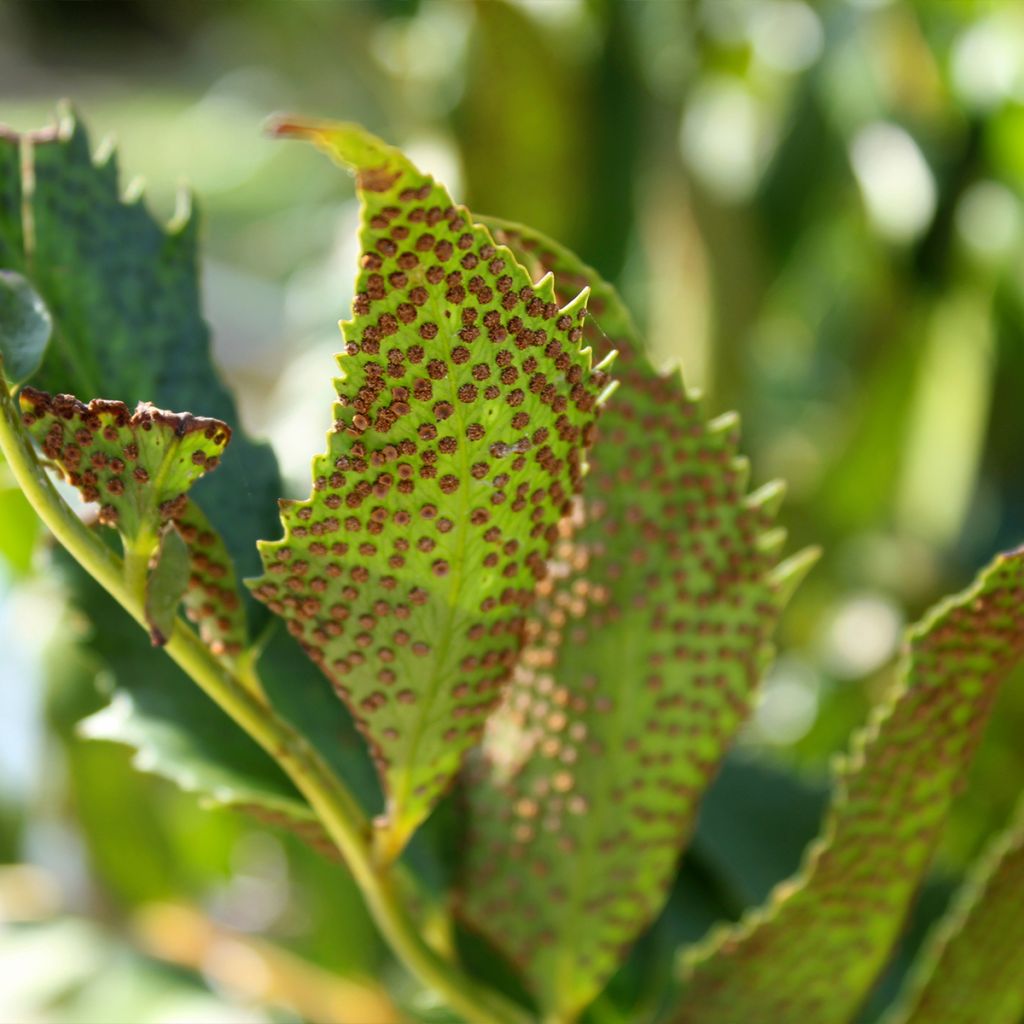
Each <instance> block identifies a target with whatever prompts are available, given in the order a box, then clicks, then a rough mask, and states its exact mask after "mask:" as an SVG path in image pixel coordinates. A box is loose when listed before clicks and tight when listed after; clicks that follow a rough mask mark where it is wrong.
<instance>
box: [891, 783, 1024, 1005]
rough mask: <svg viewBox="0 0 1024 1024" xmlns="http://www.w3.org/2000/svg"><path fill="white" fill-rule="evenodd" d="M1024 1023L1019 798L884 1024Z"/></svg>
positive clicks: (1023, 804)
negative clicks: (1008, 821) (902, 998)
mask: <svg viewBox="0 0 1024 1024" xmlns="http://www.w3.org/2000/svg"><path fill="white" fill-rule="evenodd" d="M1022 1019H1024V799H1022V800H1021V801H1020V803H1019V804H1018V807H1017V811H1016V814H1015V816H1014V820H1013V823H1012V824H1011V825H1010V827H1009V828H1008V829H1007V830H1006V832H1004V833H1003V835H1001V836H1000V837H999V838H998V839H996V841H995V842H994V843H993V844H992V846H991V848H990V849H989V850H988V851H987V853H986V854H985V855H984V856H983V857H982V859H981V861H979V863H978V864H977V866H976V868H975V870H974V872H973V873H972V875H971V877H970V879H969V880H968V881H967V882H966V883H965V884H964V886H963V888H962V890H961V891H960V893H959V894H958V895H957V896H956V898H955V901H954V903H953V905H952V907H951V908H950V909H949V911H948V912H947V913H946V916H945V917H944V918H943V920H942V921H940V922H939V924H938V925H937V926H936V930H935V934H934V936H933V937H932V938H931V939H930V940H929V943H928V946H927V947H926V949H925V950H924V951H923V952H922V953H921V961H920V968H919V969H918V970H916V971H915V976H914V978H913V980H912V981H911V983H910V986H909V991H908V996H907V999H906V1000H905V1001H903V1002H902V1005H901V1006H900V1007H899V1008H897V1009H896V1010H895V1011H894V1012H893V1013H892V1014H891V1015H890V1016H889V1017H887V1018H886V1024H1020V1021H1021V1020H1022Z"/></svg>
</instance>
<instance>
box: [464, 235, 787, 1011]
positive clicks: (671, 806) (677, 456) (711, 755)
mask: <svg viewBox="0 0 1024 1024" xmlns="http://www.w3.org/2000/svg"><path fill="white" fill-rule="evenodd" d="M494 226H495V231H496V235H497V237H498V238H499V239H501V240H503V241H505V242H507V244H509V245H510V246H512V247H513V248H514V250H515V251H516V252H517V253H518V254H519V255H520V256H521V258H522V259H524V261H527V262H528V263H529V264H530V265H531V266H532V268H533V270H534V273H535V274H538V275H539V274H541V273H544V272H547V271H553V272H554V274H555V279H556V289H558V288H564V289H566V290H567V292H569V293H571V292H572V291H574V290H575V289H576V288H577V287H580V286H582V285H584V284H585V285H588V286H590V287H591V288H592V300H591V302H592V309H593V317H592V318H591V321H590V322H589V324H588V330H589V331H590V334H589V338H588V340H590V341H591V343H592V344H593V345H594V347H595V349H596V350H598V351H600V350H601V349H602V348H609V347H611V346H614V347H615V348H616V349H618V351H619V357H618V361H617V363H616V371H617V372H616V376H617V378H618V380H619V381H620V384H621V386H620V387H619V389H618V390H617V392H616V394H615V395H614V397H613V399H612V400H611V401H610V402H609V404H608V408H607V410H606V411H605V413H604V415H603V416H602V419H601V423H600V430H599V434H600V437H599V442H598V445H597V447H596V448H595V450H594V454H593V456H592V469H591V473H590V475H589V477H588V479H587V481H586V487H585V491H584V500H583V502H582V503H581V504H580V505H579V507H578V513H577V514H578V516H579V520H580V524H579V530H578V532H577V533H576V535H575V536H572V535H571V534H570V533H569V531H568V530H567V531H566V532H565V534H564V536H563V538H562V540H561V541H560V543H559V544H558V546H557V548H556V552H555V558H554V561H553V563H552V573H551V576H550V578H549V579H548V580H546V581H545V582H544V584H542V589H541V598H540V600H539V601H538V604H537V606H536V608H535V611H534V614H533V616H532V617H531V621H530V627H529V638H530V639H529V644H528V646H527V649H526V652H525V653H524V656H523V658H522V661H521V664H520V667H519V668H518V669H517V672H516V674H515V677H514V681H513V683H512V685H511V686H510V688H509V691H508V693H507V695H506V698H505V701H504V703H503V705H502V707H501V709H500V710H499V711H498V712H497V713H496V714H495V716H494V717H493V719H492V721H491V723H490V724H489V726H488V730H487V733H486V737H485V740H484V744H483V747H482V751H481V755H480V756H479V757H477V758H474V760H473V763H472V766H471V770H470V772H469V777H468V792H469V804H470V811H471V817H470V841H469V844H468V851H467V855H466V864H465V873H464V878H463V884H462V895H461V900H460V904H461V909H462V912H463V913H464V914H465V916H466V917H467V918H468V919H469V921H470V922H471V923H472V924H473V925H475V926H476V927H477V928H478V929H479V930H480V931H482V932H484V933H486V934H487V935H488V936H489V937H490V938H491V939H492V941H494V942H495V944H496V945H498V946H499V947H500V948H502V949H503V950H504V951H506V952H507V953H508V954H509V955H510V956H511V957H512V959H513V960H514V961H515V962H516V963H517V964H518V965H519V967H520V968H521V970H522V972H523V973H524V975H525V977H526V979H527V980H528V982H529V984H530V986H531V988H532V989H533V991H534V993H535V994H536V996H537V998H538V1000H539V1002H540V1003H541V1006H542V1009H543V1010H544V1011H545V1012H546V1013H549V1014H551V1016H552V1018H553V1019H558V1020H563V1019H565V1020H569V1019H574V1018H575V1016H576V1014H578V1013H579V1011H580V1010H581V1009H582V1008H583V1007H584V1006H586V1004H587V1003H589V1002H590V1001H591V1000H592V999H593V998H594V996H595V995H596V994H597V993H598V992H599V991H600V990H601V988H602V987H603V986H604V984H605V982H606V981H607V980H608V978H609V977H610V976H611V974H612V973H613V972H614V971H615V969H616V968H617V967H618V965H619V964H620V963H621V961H622V958H623V956H624V953H625V950H626V949H627V948H628V946H629V945H630V944H631V943H632V942H633V940H634V939H635V938H636V937H637V935H638V934H639V932H640V931H641V930H642V929H643V928H644V927H645V926H646V925H647V924H648V923H649V922H650V920H651V919H652V917H653V916H654V915H655V914H656V913H657V912H658V910H659V909H660V907H661V905H662V903H663V901H664V899H665V897H666V893H667V888H668V885H669V883H670V881H671V879H672V877H673V874H674V871H675V867H676V863H677V860H678V858H679V855H680V853H681V851H682V848H683V846H684V844H685V842H686V840H687V838H688V836H689V834H690V831H691V829H692V825H693V820H694V814H695V811H696V808H697V801H698V799H699V797H700V795H701V793H702V792H703V790H704V789H705V788H706V786H707V785H708V783H709V782H710V780H711V778H712V776H713V774H714V772H715V770H716V768H717V766H718V764H719V762H720V760H721V758H722V756H723V755H724V753H725V751H726V749H727V747H728V745H729V743H730V741H731V739H732V738H733V736H734V735H735V733H736V730H737V729H738V728H739V726H740V724H741V723H742V722H743V720H744V718H745V716H746V714H747V712H748V710H749V707H750V702H751V699H752V696H753V694H754V691H755V687H756V684H757V681H758V678H759V676H760V674H761V671H762V669H763V667H764V664H765V660H766V658H767V657H768V655H769V653H770V636H771V632H772V629H773V627H774V624H775V622H776V620H777V618H778V615H779V612H780V610H781V608H782V606H783V603H784V601H785V598H786V596H787V595H788V593H789V589H790V586H791V585H792V584H793V583H794V582H795V578H796V576H797V575H798V572H799V569H800V568H802V567H804V566H805V564H806V561H807V559H806V558H803V559H801V560H800V561H799V562H797V563H792V564H790V565H784V566H780V565H778V551H779V549H780V547H781V545H782V542H783V538H784V534H783V533H782V532H781V531H780V530H778V529H777V528H775V526H774V518H775V512H776V509H777V507H778V504H779V501H780V498H781V489H780V488H779V487H777V486H772V487H769V488H766V489H764V490H762V491H760V492H758V493H756V494H753V495H747V494H746V482H747V466H746V463H745V462H744V461H743V460H742V459H741V458H740V457H739V456H738V454H737V444H738V433H737V423H736V418H735V417H734V416H726V417H721V418H719V419H716V420H709V419H708V418H707V417H706V415H705V414H704V412H703V410H702V409H701V406H700V403H699V402H698V401H697V399H696V398H695V396H693V395H692V394H687V393H686V391H685V389H684V388H683V387H682V385H681V382H680V380H679V377H678V374H675V373H672V374H668V375H666V376H661V375H659V374H657V373H656V372H655V371H654V370H653V369H652V368H651V367H650V366H649V364H648V362H647V359H646V357H645V354H644V351H643V348H642V346H641V344H640V342H639V340H638V338H637V335H636V332H635V330H634V328H633V326H632V324H631V322H630V319H629V316H628V313H626V311H625V309H624V307H623V306H622V304H621V301H620V300H619V299H618V297H617V295H616V294H615V292H614V290H613V289H611V287H610V286H609V285H607V284H606V283H605V282H603V281H601V279H600V278H599V277H598V276H597V275H596V274H595V272H594V271H592V270H590V268H588V267H586V266H584V265H583V264H582V263H580V262H579V261H578V260H577V259H576V258H575V257H574V256H572V254H570V253H568V252H566V251H565V250H564V249H563V248H561V247H560V246H557V245H556V244H555V243H552V242H550V241H548V240H547V239H543V238H541V237H540V236H538V235H536V234H535V233H533V232H529V231H527V229H524V228H519V227H512V226H510V225H504V224H501V223H498V222H496V223H495V225H494Z"/></svg>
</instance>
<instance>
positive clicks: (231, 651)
mask: <svg viewBox="0 0 1024 1024" xmlns="http://www.w3.org/2000/svg"><path fill="white" fill-rule="evenodd" d="M176 525H177V529H178V532H179V533H180V534H181V536H182V537H183V538H184V540H185V543H186V544H187V545H188V551H189V571H190V576H189V585H188V590H187V591H186V592H185V596H184V598H183V603H184V606H185V614H186V615H188V617H189V619H191V620H192V621H193V622H194V623H195V624H196V625H197V626H198V627H199V635H200V637H202V640H203V642H204V643H205V644H206V646H207V647H209V648H210V650H211V651H212V652H213V653H214V654H216V655H217V656H218V657H226V658H234V657H236V656H237V655H239V654H241V652H242V649H243V648H244V646H245V643H246V639H247V629H246V618H245V608H244V606H243V604H242V601H241V598H240V596H239V592H238V582H237V580H236V578H235V570H234V565H233V564H232V561H231V556H230V555H229V554H228V550H227V548H226V547H225V546H224V540H223V538H221V536H220V535H219V534H218V533H217V531H216V530H214V529H213V527H212V526H211V525H210V523H209V521H208V520H207V518H206V516H205V515H204V514H203V512H202V510H201V509H200V508H199V506H198V505H197V504H196V503H195V502H194V501H189V502H188V505H187V506H186V508H185V511H184V513H183V514H182V516H181V517H180V518H179V519H178V520H177V523H176Z"/></svg>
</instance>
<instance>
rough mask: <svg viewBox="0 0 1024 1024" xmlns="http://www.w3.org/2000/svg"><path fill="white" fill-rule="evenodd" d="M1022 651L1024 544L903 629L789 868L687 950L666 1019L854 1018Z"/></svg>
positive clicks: (765, 1023)
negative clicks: (741, 912)
mask: <svg viewBox="0 0 1024 1024" xmlns="http://www.w3.org/2000/svg"><path fill="white" fill-rule="evenodd" d="M1022 655H1024V549H1022V550H1021V551H1017V552H1014V553H1012V554H1009V555H1003V556H1001V557H999V558H997V559H996V561H995V562H994V563H993V564H992V565H991V566H990V567H989V568H988V569H987V570H986V571H985V572H983V573H982V574H981V576H980V577H979V579H978V580H977V582H975V584H974V585H973V586H971V587H970V588H969V589H968V590H966V591H965V592H964V593H962V594H960V595H959V596H958V597H956V598H954V599H952V600H950V601H947V602H945V603H943V604H942V605H940V606H939V607H938V608H937V609H936V610H935V611H934V612H933V613H932V614H931V615H929V616H928V617H927V618H926V619H925V620H924V622H923V623H922V624H921V625H919V626H917V627H916V628H915V629H914V630H912V631H911V634H910V639H909V646H908V650H907V653H906V655H905V664H904V671H903V681H902V682H901V683H900V684H899V685H898V686H897V687H896V689H895V691H894V692H893V693H892V694H891V695H890V697H889V699H888V700H887V701H886V702H885V703H884V704H883V705H882V706H881V707H880V708H878V709H876V712H875V714H874V715H873V716H872V719H871V722H870V724H869V725H868V727H867V728H866V729H865V730H864V731H863V732H862V733H860V734H859V735H858V736H857V737H856V738H855V739H854V741H853V744H852V747H851V752H850V754H849V756H848V757H847V758H846V760H845V762H844V763H843V765H842V766H841V768H840V771H839V774H838V778H837V780H836V789H835V795H834V797H833V801H832V808H831V811H830V813H829V815H828V818H827V821H826V824H825V827H824V830H823V832H822V835H821V838H820V839H819V840H818V841H817V842H816V843H815V844H814V845H813V846H812V847H811V849H810V852H809V854H808V858H807V861H806V864H805V865H804V867H803V869H802V871H801V872H800V874H799V875H797V876H796V877H795V878H793V879H792V880H790V881H788V882H785V883H783V884H782V885H780V886H779V887H778V888H777V889H776V890H775V893H774V894H773V897H772V898H771V900H770V901H769V903H768V905H767V906H766V907H764V908H762V909H760V910H758V911H756V912H754V913H751V914H749V915H748V916H747V917H746V918H745V919H744V920H743V921H741V922H740V923H739V924H738V925H736V926H734V927H729V928H725V929H723V930H720V931H718V932H716V933H714V934H713V935H712V936H711V937H710V939H709V941H707V942H706V943H704V944H702V945H701V946H699V947H698V948H696V949H695V950H692V951H690V952H689V954H688V955H687V956H686V957H685V959H684V968H685V970H684V974H685V981H686V985H685V988H684V991H683V999H682V1003H681V1005H680V1007H679V1010H678V1012H677V1013H676V1014H675V1015H674V1016H673V1017H672V1018H671V1019H672V1020H673V1021H674V1022H675V1024H698V1022H699V1024H734V1022H735V1021H745V1022H750V1024H805V1022H806V1021H814V1022H815V1024H833V1022H835V1024H839V1022H846V1021H849V1020H850V1019H851V1018H852V1017H853V1016H854V1015H855V1014H856V1011H857V1008H858V1006H859V1005H860V1004H861V1003H862V1002H863V1000H864V998H865V997H866V995H867V994H868V992H869V991H870V989H871V987H872V985H873V983H874V981H875V979H876V978H877V976H878V973H879V971H880V969H881V968H882V966H883V965H884V963H885V961H886V959H887V957H888V955H889V952H890V950H891V948H892V945H893V943H894V941H895V940H896V938H897V937H898V935H899V932H900V929H901V926H902V923H903V920H904V918H905V916H906V913H907V910H908V907H909V904H910V902H911V900H912V898H913V896H914V893H915V892H916V890H917V887H918V886H919V884H920V882H921V880H922V877H923V875H924V872H925V871H926V869H927V867H928V863H929V861H930V860H931V857H932V854H933V853H934V850H935V847H936V844H937V843H938V841H939V839H940V837H941V832H942V825H943V822H944V821H945V818H946V815H947V813H948V811H949V807H950V803H951V801H952V800H953V797H954V795H955V794H956V792H957V789H958V787H959V786H960V784H961V782H962V780H963V778H964V776H965V773H966V769H967V766H968V765H969V764H970V762H971V758H972V755H973V754H974V750H975V747H976V746H977V743H978V740H979V738H980V736H981V731H982V728H983V726H984V725H985V722H986V721H987V719H988V716H989V714H990V712H991V710H992V706H993V702H994V700H995V697H996V694H997V693H998V691H999V687H1000V685H1001V684H1002V682H1003V681H1004V680H1005V679H1006V678H1007V676H1008V675H1009V674H1010V672H1011V671H1012V669H1013V668H1014V667H1015V666H1016V665H1017V664H1018V663H1019V662H1020V660H1021V657H1022ZM978 1019H979V1020H980V1019H982V1018H978ZM984 1019H985V1020H986V1022H987V1020H988V1018H984ZM943 1020H945V1018H943Z"/></svg>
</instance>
